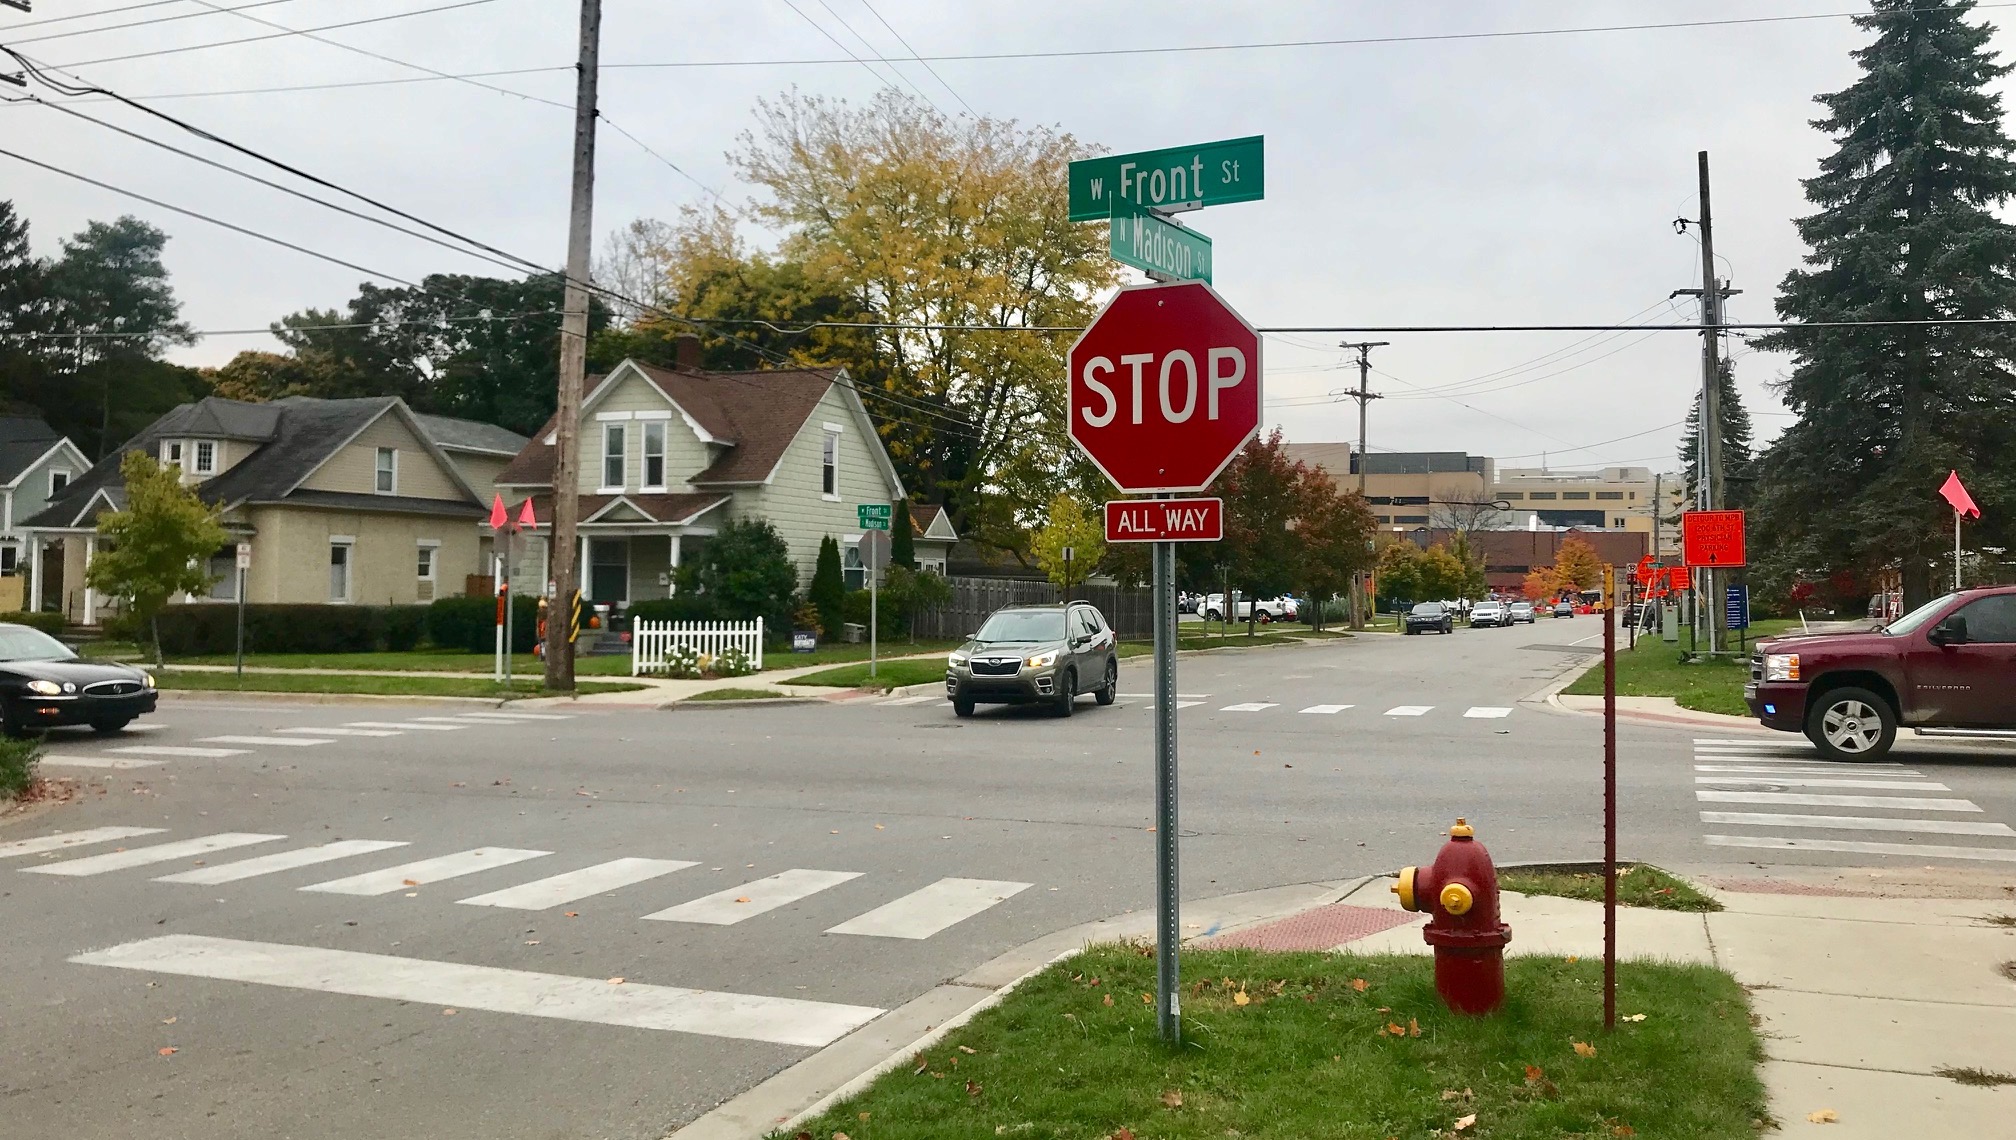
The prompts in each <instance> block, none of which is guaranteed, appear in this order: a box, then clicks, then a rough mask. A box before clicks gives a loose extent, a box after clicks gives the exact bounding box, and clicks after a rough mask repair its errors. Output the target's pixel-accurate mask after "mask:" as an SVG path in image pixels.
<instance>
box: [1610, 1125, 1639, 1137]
mask: <svg viewBox="0 0 2016 1140" xmlns="http://www.w3.org/2000/svg"><path fill="white" fill-rule="evenodd" d="M1610 1135H1612V1136H1636V1135H1638V1130H1637V1129H1636V1128H1633V1127H1631V1126H1630V1125H1629V1124H1619V1125H1617V1126H1616V1127H1614V1128H1612V1129H1610Z"/></svg>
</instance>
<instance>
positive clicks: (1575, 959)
mask: <svg viewBox="0 0 2016 1140" xmlns="http://www.w3.org/2000/svg"><path fill="white" fill-rule="evenodd" d="M1561 960H1562V961H1563V962H1566V963H1568V964H1569V965H1570V966H1573V965H1574V964H1575V963H1577V962H1580V961H1581V960H1582V957H1581V955H1579V954H1570V955H1568V956H1567V957H1566V958H1563V959H1561Z"/></svg>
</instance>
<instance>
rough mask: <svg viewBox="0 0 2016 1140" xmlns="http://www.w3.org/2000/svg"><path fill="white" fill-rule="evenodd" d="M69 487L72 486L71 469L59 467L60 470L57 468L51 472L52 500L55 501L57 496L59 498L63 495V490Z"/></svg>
mask: <svg viewBox="0 0 2016 1140" xmlns="http://www.w3.org/2000/svg"><path fill="white" fill-rule="evenodd" d="M69 485H70V469H69V468H67V467H58V468H56V469H55V470H53V471H51V472H49V497H50V498H52V499H53V498H55V497H56V496H58V495H60V494H62V493H63V488H65V487H68V486H69Z"/></svg>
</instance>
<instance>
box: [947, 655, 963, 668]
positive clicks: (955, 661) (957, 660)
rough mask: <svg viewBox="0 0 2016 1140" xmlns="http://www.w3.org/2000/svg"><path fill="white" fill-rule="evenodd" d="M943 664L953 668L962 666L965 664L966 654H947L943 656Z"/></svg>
mask: <svg viewBox="0 0 2016 1140" xmlns="http://www.w3.org/2000/svg"><path fill="white" fill-rule="evenodd" d="M945 664H947V665H949V666H951V667H952V668H954V669H960V668H964V667H965V665H966V655H965V654H964V653H952V654H948V655H946V658H945Z"/></svg>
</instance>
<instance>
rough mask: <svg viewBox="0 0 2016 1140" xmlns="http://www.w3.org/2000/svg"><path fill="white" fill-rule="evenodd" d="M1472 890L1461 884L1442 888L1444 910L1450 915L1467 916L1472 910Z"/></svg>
mask: <svg viewBox="0 0 2016 1140" xmlns="http://www.w3.org/2000/svg"><path fill="white" fill-rule="evenodd" d="M1470 903H1471V898H1470V888H1469V887H1466V886H1464V885H1463V884H1461V883H1450V884H1449V885H1448V886H1446V887H1443V888H1442V909H1443V910H1446V911H1448V912H1449V913H1450V914H1467V913H1469V910H1470Z"/></svg>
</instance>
